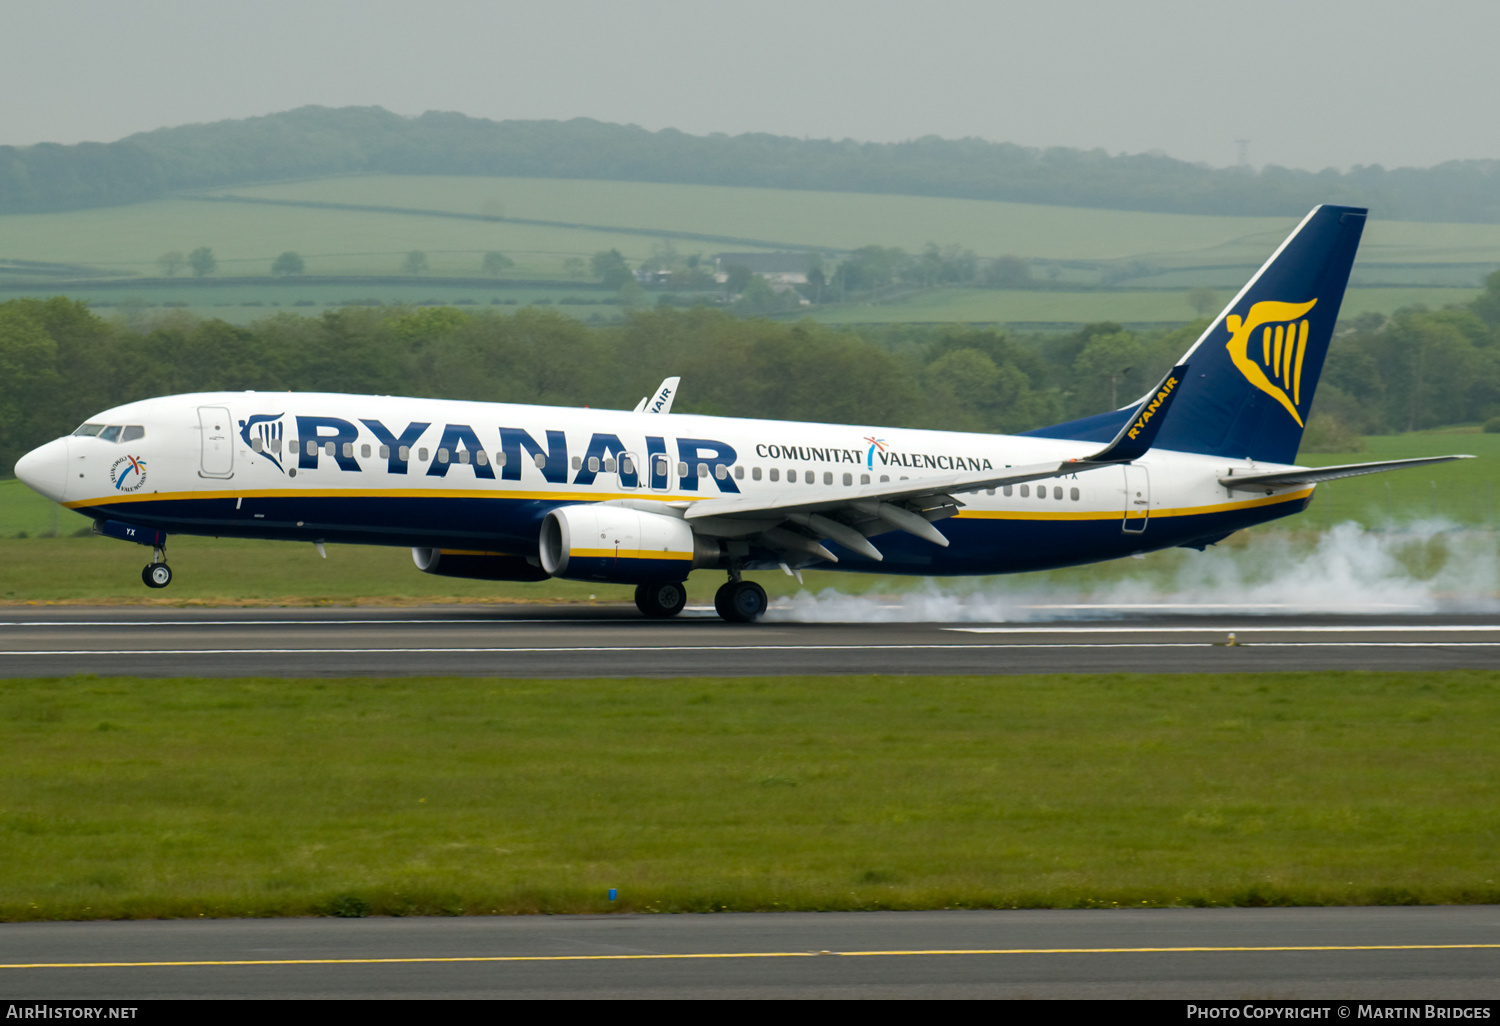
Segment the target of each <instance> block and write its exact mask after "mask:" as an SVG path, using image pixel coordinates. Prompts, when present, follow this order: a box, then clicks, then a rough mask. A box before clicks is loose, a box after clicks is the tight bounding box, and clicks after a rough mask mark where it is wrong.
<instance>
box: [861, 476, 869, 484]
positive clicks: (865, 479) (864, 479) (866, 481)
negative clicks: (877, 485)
mask: <svg viewBox="0 0 1500 1026" xmlns="http://www.w3.org/2000/svg"><path fill="white" fill-rule="evenodd" d="M859 483H860V484H862V485H867V484H869V483H870V475H869V474H861V475H859Z"/></svg>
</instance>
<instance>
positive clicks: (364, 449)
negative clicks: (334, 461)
mask: <svg viewBox="0 0 1500 1026" xmlns="http://www.w3.org/2000/svg"><path fill="white" fill-rule="evenodd" d="M359 455H360V458H361V459H369V458H370V447H369V446H368V445H361V446H360V447H359Z"/></svg>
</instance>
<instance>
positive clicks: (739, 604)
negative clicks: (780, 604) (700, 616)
mask: <svg viewBox="0 0 1500 1026" xmlns="http://www.w3.org/2000/svg"><path fill="white" fill-rule="evenodd" d="M735 576H736V577H738V576H739V575H738V574H736V575H735ZM769 603H770V600H769V599H767V598H766V589H764V588H762V587H761V586H760V585H758V584H756V583H755V582H754V581H740V580H733V579H731V580H729V581H728V582H726V583H725V584H724V585H723V586H721V587H720V588H719V590H718V591H716V592H714V610H715V611H716V612H717V613H718V614H719V615H720V616H721V617H723V618H724V619H725V620H727V621H728V622H730V623H754V622H755V621H756V620H759V619H760V618H761V617H762V616H764V615H765V612H766V606H767V605H769Z"/></svg>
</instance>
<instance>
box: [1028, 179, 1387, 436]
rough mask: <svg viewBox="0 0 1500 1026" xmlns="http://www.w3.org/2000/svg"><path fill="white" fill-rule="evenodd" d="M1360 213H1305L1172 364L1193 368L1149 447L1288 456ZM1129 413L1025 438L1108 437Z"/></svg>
mask: <svg viewBox="0 0 1500 1026" xmlns="http://www.w3.org/2000/svg"><path fill="white" fill-rule="evenodd" d="M1365 213H1366V211H1365V210H1364V209H1362V208H1359V207H1335V206H1321V207H1317V208H1316V209H1314V210H1313V212H1312V213H1310V214H1308V215H1307V217H1306V218H1304V219H1303V221H1302V223H1301V224H1300V225H1298V226H1297V230H1296V231H1294V232H1293V233H1292V234H1291V235H1290V236H1289V237H1288V238H1287V240H1286V241H1285V242H1283V243H1282V244H1281V248H1279V249H1278V250H1277V251H1276V252H1275V253H1274V254H1272V256H1271V259H1270V260H1268V261H1266V264H1265V266H1263V267H1262V268H1261V269H1260V271H1259V272H1257V273H1256V275H1255V277H1254V278H1252V279H1250V283H1249V284H1248V285H1246V286H1245V287H1244V288H1243V289H1241V290H1240V293H1239V295H1237V296H1235V297H1234V300H1233V301H1232V302H1231V303H1230V304H1229V306H1227V307H1226V308H1225V309H1224V312H1223V313H1221V314H1219V316H1218V317H1217V318H1216V319H1215V320H1214V322H1213V324H1211V325H1210V326H1209V328H1208V330H1207V331H1205V332H1204V333H1203V335H1202V337H1200V338H1199V339H1198V341H1197V342H1196V343H1194V345H1193V347H1192V348H1191V349H1189V350H1188V351H1187V353H1186V354H1185V355H1184V356H1183V357H1182V358H1181V359H1180V360H1179V361H1178V362H1179V363H1191V365H1192V366H1191V369H1190V370H1189V372H1188V374H1187V376H1186V378H1185V380H1184V381H1183V382H1182V387H1181V388H1180V390H1179V392H1178V394H1177V395H1176V397H1175V399H1174V402H1173V405H1172V409H1171V412H1170V414H1169V415H1168V416H1166V417H1165V418H1164V420H1163V422H1162V425H1161V432H1160V434H1159V435H1158V436H1157V438H1156V448H1159V449H1173V450H1176V451H1178V452H1196V453H1205V454H1208V455H1212V456H1223V457H1226V458H1229V459H1252V460H1257V461H1261V462H1268V463H1291V462H1293V461H1294V460H1295V459H1296V457H1297V447H1298V446H1299V445H1300V444H1301V442H1302V431H1303V429H1304V428H1305V427H1306V424H1307V417H1308V414H1309V412H1310V411H1311V409H1312V399H1313V392H1314V391H1316V389H1317V386H1318V377H1319V376H1320V375H1321V374H1322V371H1323V360H1324V359H1325V358H1326V357H1327V355H1328V343H1329V342H1330V340H1331V339H1332V338H1333V328H1334V324H1335V323H1336V322H1337V321H1338V316H1339V307H1340V305H1341V304H1342V303H1343V299H1344V288H1345V286H1346V285H1347V284H1348V282H1349V270H1350V268H1351V267H1352V266H1353V264H1354V254H1355V252H1356V251H1357V250H1358V249H1359V239H1360V235H1361V233H1362V232H1363V231H1364V226H1365ZM1137 405H1138V404H1137ZM1135 409H1136V405H1132V406H1131V407H1129V408H1127V409H1124V410H1117V411H1114V412H1113V413H1107V414H1100V415H1098V416H1095V417H1089V418H1086V419H1084V420H1077V421H1070V422H1069V423H1067V424H1059V425H1056V426H1055V427H1050V428H1042V429H1041V430H1038V431H1031V432H1028V434H1032V435H1039V436H1042V437H1047V438H1077V439H1098V440H1107V439H1109V438H1111V437H1113V435H1114V434H1115V432H1116V431H1118V430H1119V428H1120V426H1121V425H1123V424H1124V423H1125V421H1126V419H1128V418H1129V417H1130V416H1131V414H1132V413H1133V412H1134V411H1135Z"/></svg>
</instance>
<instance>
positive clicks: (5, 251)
mask: <svg viewBox="0 0 1500 1026" xmlns="http://www.w3.org/2000/svg"><path fill="white" fill-rule="evenodd" d="M205 195H212V196H241V197H246V198H252V199H258V200H271V201H282V202H291V203H296V204H303V203H342V204H356V205H360V206H366V207H388V208H404V209H418V210H435V211H444V212H447V213H453V214H461V215H464V218H469V217H472V218H474V219H473V220H466V219H464V218H455V217H424V216H419V215H414V214H405V213H395V212H382V211H378V210H337V209H326V208H321V209H320V208H316V207H307V206H275V205H265V204H261V203H256V204H240V203H223V202H209V201H206V200H204V199H192V198H186V197H184V198H177V199H168V200H159V201H154V202H149V203H140V204H135V205H131V206H123V207H109V208H101V209H96V210H81V211H70V212H64V213H51V214H25V215H8V216H5V217H3V218H0V239H3V240H4V243H3V246H0V260H35V261H50V262H56V263H67V264H79V265H87V266H93V267H98V268H101V269H105V270H111V271H118V272H127V273H133V274H145V275H155V274H157V273H159V272H158V271H157V269H156V267H155V264H154V261H155V260H156V258H157V257H158V256H160V255H161V254H162V253H163V252H166V251H168V250H180V251H183V252H187V251H189V250H191V249H194V248H196V247H197V246H209V247H211V248H212V249H213V250H214V253H215V255H216V256H217V257H218V260H219V264H220V269H219V273H220V274H226V275H229V274H259V273H268V272H269V269H270V264H271V261H272V260H274V259H275V257H276V256H277V255H278V254H279V253H281V252H283V251H285V250H294V251H296V252H298V253H301V254H302V256H303V257H304V258H305V259H306V261H307V273H308V274H390V273H394V272H395V270H396V268H397V267H399V264H400V258H401V257H402V256H403V255H404V254H405V253H407V252H408V251H410V250H412V249H420V250H423V251H424V252H427V253H428V258H429V261H430V263H431V268H432V272H433V273H435V274H473V273H475V271H476V269H477V267H478V260H479V257H480V256H481V255H482V254H483V253H485V252H487V251H489V250H498V251H501V252H504V253H506V254H508V255H510V256H511V257H512V258H513V259H515V260H516V262H517V267H516V268H515V270H514V272H513V273H514V275H515V276H517V277H527V276H536V275H538V274H542V273H546V274H550V275H558V274H560V273H561V261H562V260H563V259H565V258H566V257H568V256H585V257H587V256H588V255H590V254H592V253H594V252H597V251H599V250H601V249H609V248H618V249H619V250H620V251H621V252H622V253H623V254H625V256H626V257H627V258H629V259H632V260H639V259H642V258H644V257H647V256H649V255H650V251H651V247H652V245H653V244H655V243H659V242H662V241H668V240H670V241H673V243H674V245H676V246H677V248H678V249H679V251H681V252H684V253H692V252H703V253H706V254H707V253H713V252H718V251H721V250H726V249H727V250H740V249H754V248H757V247H756V246H754V245H752V244H750V243H748V242H742V243H736V242H732V241H722V242H720V241H712V240H706V239H693V238H691V237H690V236H693V235H700V236H713V237H717V238H720V239H724V240H733V239H739V240H759V241H761V242H763V243H764V244H765V247H766V248H774V247H776V246H805V247H816V248H823V249H827V250H830V251H834V250H848V249H853V248H856V247H859V246H865V245H871V244H875V245H883V246H901V247H903V248H905V249H907V250H908V251H918V250H920V249H921V248H922V247H923V246H925V245H926V244H927V243H929V242H933V243H937V244H938V245H944V246H946V245H950V244H956V245H959V246H962V247H968V248H972V249H973V250H975V252H977V253H978V254H979V255H980V256H1000V255H1005V254H1013V255H1017V256H1023V257H1028V258H1031V259H1037V260H1045V261H1095V262H1098V261H1145V262H1147V263H1149V264H1150V265H1152V266H1153V267H1154V268H1156V269H1158V270H1171V269H1173V268H1190V267H1201V266H1210V265H1234V266H1241V265H1244V266H1254V265H1258V264H1259V262H1260V261H1261V260H1263V259H1264V258H1265V256H1266V255H1268V254H1269V253H1270V251H1271V250H1272V249H1273V248H1274V247H1275V246H1276V245H1277V244H1278V243H1279V242H1280V241H1281V239H1282V238H1283V237H1284V236H1285V234H1286V233H1287V232H1288V231H1289V230H1290V229H1291V228H1292V227H1293V226H1294V225H1295V224H1296V220H1297V219H1296V218H1241V217H1207V216H1196V215H1180V214H1151V213H1137V212H1129V211H1112V210H1090V209H1083V208H1073V207H1051V206H1041V205H1030V204H1017V203H1001V202H994V201H983V200H955V199H940V198H926V197H912V196H885V195H874V194H866V193H840V192H811V191H798V190H778V189H749V188H731V187H724V186H699V185H675V184H665V183H641V182H605V181H569V180H554V179H527V178H460V177H451V178H450V177H433V176H393V175H369V176H345V177H337V178H327V179H318V180H313V181H304V182H292V183H282V184H277V185H259V186H242V187H238V188H232V189H222V190H214V191H213V192H212V193H211V194H205ZM485 218H497V219H503V218H510V219H520V220H536V221H554V222H567V223H569V224H584V225H592V226H597V227H598V228H600V229H601V230H586V229H582V228H572V227H556V226H550V225H548V226H543V225H528V224H518V223H514V222H511V221H506V220H485ZM672 233H680V234H679V235H676V236H674V235H673V234H672ZM1387 263H1395V264H1465V265H1484V264H1487V265H1500V225H1453V224H1420V223H1411V222H1394V221H1391V222H1384V221H1380V220H1379V218H1378V212H1376V217H1375V219H1374V220H1372V222H1371V224H1370V226H1369V228H1368V229H1367V231H1366V235H1365V240H1364V243H1363V245H1362V247H1361V254H1360V263H1359V264H1357V265H1356V274H1358V273H1359V269H1360V267H1362V266H1363V265H1365V264H1387ZM1465 273H1466V274H1469V275H1474V274H1476V273H1477V272H1475V271H1474V270H1472V269H1471V270H1468V271H1466V272H1465ZM1478 280H1479V279H1478V277H1474V280H1473V284H1476V285H1477V284H1478ZM1423 283H1424V284H1425V283H1426V282H1425V281H1424V282H1423Z"/></svg>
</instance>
